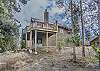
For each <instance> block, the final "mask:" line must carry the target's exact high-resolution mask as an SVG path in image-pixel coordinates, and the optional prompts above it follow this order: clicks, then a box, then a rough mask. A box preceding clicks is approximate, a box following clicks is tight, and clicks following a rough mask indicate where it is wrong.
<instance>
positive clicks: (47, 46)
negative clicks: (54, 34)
mask: <svg viewBox="0 0 100 71" xmlns="http://www.w3.org/2000/svg"><path fill="white" fill-rule="evenodd" d="M46 46H47V52H48V32H47V33H46Z"/></svg>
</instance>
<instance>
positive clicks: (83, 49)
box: [80, 0, 85, 57]
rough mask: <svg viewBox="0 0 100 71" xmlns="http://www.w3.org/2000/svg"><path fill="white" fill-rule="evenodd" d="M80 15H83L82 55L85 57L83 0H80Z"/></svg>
mask: <svg viewBox="0 0 100 71" xmlns="http://www.w3.org/2000/svg"><path fill="white" fill-rule="evenodd" d="M80 9H81V12H80V16H81V24H82V56H83V57H85V47H84V24H83V11H82V1H81V0H80Z"/></svg>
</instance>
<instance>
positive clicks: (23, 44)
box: [21, 40, 26, 49]
mask: <svg viewBox="0 0 100 71" xmlns="http://www.w3.org/2000/svg"><path fill="white" fill-rule="evenodd" d="M23 48H26V42H25V40H22V41H21V49H23Z"/></svg>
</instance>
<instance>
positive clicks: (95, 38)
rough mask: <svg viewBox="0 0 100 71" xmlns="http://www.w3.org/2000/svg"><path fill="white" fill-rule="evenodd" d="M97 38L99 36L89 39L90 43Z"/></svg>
mask: <svg viewBox="0 0 100 71" xmlns="http://www.w3.org/2000/svg"><path fill="white" fill-rule="evenodd" d="M97 38H99V36H94V37H92V38H91V39H90V42H92V41H94V40H95V39H97Z"/></svg>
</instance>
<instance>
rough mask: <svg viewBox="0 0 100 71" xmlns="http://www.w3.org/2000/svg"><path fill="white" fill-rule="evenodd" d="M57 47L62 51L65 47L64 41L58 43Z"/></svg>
mask: <svg viewBox="0 0 100 71" xmlns="http://www.w3.org/2000/svg"><path fill="white" fill-rule="evenodd" d="M57 47H58V49H59V50H61V49H62V48H63V47H64V42H63V41H58V45H57Z"/></svg>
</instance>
